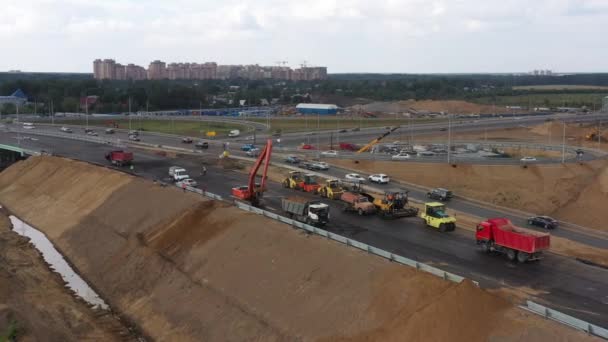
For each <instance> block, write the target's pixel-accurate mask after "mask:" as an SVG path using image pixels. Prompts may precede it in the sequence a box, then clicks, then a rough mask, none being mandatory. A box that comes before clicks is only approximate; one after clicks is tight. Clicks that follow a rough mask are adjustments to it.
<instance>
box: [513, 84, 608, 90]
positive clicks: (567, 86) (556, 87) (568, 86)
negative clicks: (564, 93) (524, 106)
mask: <svg viewBox="0 0 608 342" xmlns="http://www.w3.org/2000/svg"><path fill="white" fill-rule="evenodd" d="M513 89H514V90H608V87H606V86H593V85H577V84H564V85H558V84H555V85H532V86H515V87H513Z"/></svg>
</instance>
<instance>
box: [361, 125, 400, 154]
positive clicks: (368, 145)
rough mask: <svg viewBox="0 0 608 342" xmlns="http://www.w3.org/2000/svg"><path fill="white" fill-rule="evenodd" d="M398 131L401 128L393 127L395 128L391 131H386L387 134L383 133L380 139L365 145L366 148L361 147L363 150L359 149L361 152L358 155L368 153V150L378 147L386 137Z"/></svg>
mask: <svg viewBox="0 0 608 342" xmlns="http://www.w3.org/2000/svg"><path fill="white" fill-rule="evenodd" d="M398 129H399V126H397V127H393V128H391V129H390V130H388V131H386V132H384V133H382V135H381V136H379V137H377V138H376V139H374V140H372V141H370V142H369V143H368V144H367V145H365V146H363V147H361V148H360V149H359V151H357V153H361V152H366V151H368V150H369V149H370V148H372V147H373V146H374V145H376V144H377V143H379V142H380V140H382V139H384V138H385V137H386V136H388V135H390V134H391V133H393V132H394V131H396V130H398Z"/></svg>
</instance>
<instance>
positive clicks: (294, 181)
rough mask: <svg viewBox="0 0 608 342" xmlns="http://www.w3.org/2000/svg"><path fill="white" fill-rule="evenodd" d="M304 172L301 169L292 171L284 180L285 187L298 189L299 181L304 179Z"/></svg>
mask: <svg viewBox="0 0 608 342" xmlns="http://www.w3.org/2000/svg"><path fill="white" fill-rule="evenodd" d="M303 177H304V174H303V173H302V172H300V171H290V172H289V175H288V176H287V178H285V179H284V180H283V187H284V188H289V189H296V188H297V187H298V183H300V182H301V181H302V178H303Z"/></svg>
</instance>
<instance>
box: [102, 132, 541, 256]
mask: <svg viewBox="0 0 608 342" xmlns="http://www.w3.org/2000/svg"><path fill="white" fill-rule="evenodd" d="M394 130H395V129H393V130H390V131H388V132H386V133H384V134H383V135H382V136H380V137H379V138H376V139H375V140H373V141H372V142H371V143H369V144H368V145H366V146H365V148H366V149H369V148H370V147H371V146H373V145H374V144H375V143H377V142H378V141H380V140H381V139H382V138H383V137H385V136H387V135H389V134H390V132H392V131H394ZM362 150H363V148H362ZM271 156H272V140H271V139H268V140H267V142H266V145H265V146H264V148H263V149H262V150H261V151H260V152H259V154H258V156H257V159H256V161H255V163H254V165H253V166H252V168H251V170H250V172H249V175H248V182H247V184H246V185H242V186H237V187H233V188H232V189H231V194H232V196H233V197H234V198H235V199H236V200H240V201H245V202H248V203H250V204H251V205H253V206H256V207H262V206H263V204H262V197H263V194H264V192H265V191H266V189H267V188H266V181H267V176H268V168H269V166H270V159H271ZM105 158H106V159H107V160H108V162H110V163H111V164H112V165H114V166H118V167H121V166H127V165H132V162H133V153H131V152H125V151H122V150H116V151H111V152H109V153H107V154H106V155H105ZM262 166H263V170H262V174H261V181H260V183H256V177H257V173H258V171H259V170H260V168H262ZM169 176H170V177H171V179H172V180H173V181H174V182H176V183H177V184H182V183H183V184H182V185H188V184H187V183H186V181H187V180H191V179H190V176H189V175H188V174H187V171H186V170H185V169H184V168H181V167H178V166H172V167H170V168H169ZM282 185H283V187H284V188H288V189H293V190H294V191H302V192H307V193H311V194H316V195H320V196H321V197H322V198H326V199H328V200H333V201H338V202H340V203H341V204H342V209H343V211H344V212H352V213H355V214H357V215H361V216H363V215H379V216H380V217H382V218H384V219H399V218H403V217H416V216H418V217H420V218H421V219H422V220H423V221H424V224H425V225H426V226H428V227H432V228H435V229H437V230H438V231H440V232H450V231H454V230H455V229H456V218H454V217H452V216H450V215H448V214H447V212H446V206H445V204H444V203H442V202H426V203H424V208H423V210H422V211H421V212H419V210H418V208H415V207H413V206H411V205H409V199H408V191H404V190H388V191H385V192H384V194H381V195H380V194H371V193H368V192H365V191H364V189H362V187H361V183H360V182H357V181H347V180H339V179H327V180H326V181H325V182H324V183H323V184H319V183H318V182H317V179H316V176H315V175H313V174H309V173H305V172H303V171H290V172H289V175H288V176H287V177H286V178H285V179H284V180H283V181H282ZM427 195H428V197H429V199H431V200H440V201H448V200H449V199H450V198H451V197H452V196H453V195H452V193H451V192H450V191H448V190H446V189H441V188H438V189H435V190H433V191H430V192H429V193H428V194H427ZM281 208H282V210H283V212H284V213H285V214H286V215H287V216H289V217H290V218H292V219H294V220H297V221H300V222H304V223H306V224H309V225H314V226H318V227H322V226H325V225H327V224H328V223H329V219H330V215H329V209H330V206H329V205H328V204H327V203H323V202H322V201H321V200H309V199H306V198H303V197H298V196H290V197H284V198H282V200H281ZM545 225H547V224H545ZM475 241H476V244H477V245H478V246H479V248H480V250H482V251H483V252H486V253H494V252H496V253H502V254H505V255H506V256H507V258H508V259H509V260H511V261H518V262H522V263H523V262H526V261H532V260H538V259H540V258H541V255H542V252H543V251H545V250H547V249H549V247H550V235H549V234H547V233H540V232H536V231H533V230H529V229H525V228H521V227H517V226H514V225H513V224H512V223H511V221H509V220H508V219H506V218H491V219H487V220H485V221H483V222H481V223H479V224H478V225H477V227H476V231H475Z"/></svg>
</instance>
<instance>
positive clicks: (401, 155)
mask: <svg viewBox="0 0 608 342" xmlns="http://www.w3.org/2000/svg"><path fill="white" fill-rule="evenodd" d="M410 158H411V156H410V155H409V154H407V153H399V154H395V155H394V156H392V157H391V159H392V160H408V159H410Z"/></svg>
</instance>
